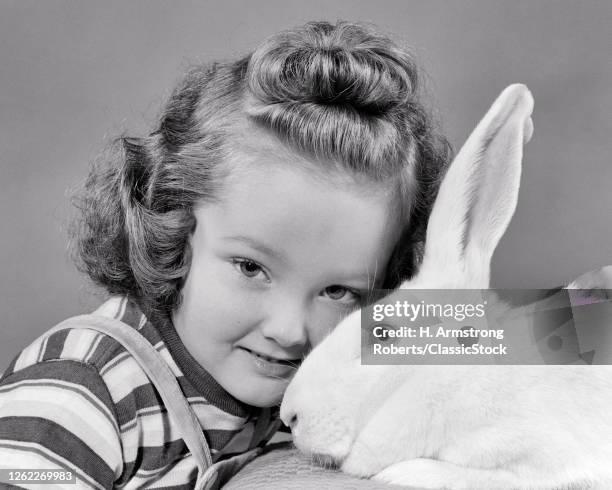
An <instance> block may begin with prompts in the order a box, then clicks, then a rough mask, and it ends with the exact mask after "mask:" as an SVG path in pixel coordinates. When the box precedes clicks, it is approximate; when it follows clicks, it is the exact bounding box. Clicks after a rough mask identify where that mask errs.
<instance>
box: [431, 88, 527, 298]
mask: <svg viewBox="0 0 612 490" xmlns="http://www.w3.org/2000/svg"><path fill="white" fill-rule="evenodd" d="M532 110H533V97H532V96H531V93H530V92H529V90H528V89H527V87H526V86H525V85H520V84H515V85H510V86H509V87H507V88H506V89H505V90H504V91H503V92H502V93H501V95H500V96H499V97H498V98H497V100H496V101H495V102H494V103H493V105H492V106H491V108H490V109H489V111H488V112H487V113H486V115H485V116H484V118H483V119H482V120H481V121H480V123H479V124H478V126H477V127H476V129H474V131H473V132H472V134H471V135H470V137H469V138H468V140H467V141H466V143H465V145H463V147H462V148H461V150H460V151H459V153H458V154H457V157H456V158H455V160H454V161H453V163H452V164H451V165H450V167H449V169H448V171H447V173H446V176H445V177H444V180H443V182H442V184H441V186H440V191H439V193H438V197H437V200H436V202H435V204H434V208H433V210H432V213H431V217H430V220H429V223H428V226H427V239H426V243H425V254H424V257H423V266H422V268H421V270H422V271H423V272H425V271H424V269H426V267H425V265H426V264H427V263H429V265H430V266H433V269H438V271H439V266H437V267H436V266H434V263H437V264H446V265H449V264H457V265H459V264H461V263H464V262H465V261H466V260H467V261H469V262H470V263H472V259H475V260H476V261H477V262H479V263H480V264H482V265H483V267H484V268H485V269H486V271H481V272H482V273H484V276H486V277H483V282H486V283H487V284H482V285H481V284H474V287H488V270H489V262H490V260H491V257H492V255H493V252H494V250H495V247H496V246H497V244H498V242H499V240H500V238H501V237H502V235H503V233H504V232H505V230H506V228H507V226H508V224H509V222H510V219H511V218H512V215H513V214H514V210H515V208H516V202H517V198H518V189H519V183H520V175H521V159H522V156H523V145H524V144H525V143H526V142H527V141H528V140H529V139H530V138H531V135H532V133H533V123H532V121H531V117H530V116H531V112H532ZM473 265H475V264H473V263H472V266H473ZM470 272H477V271H470Z"/></svg>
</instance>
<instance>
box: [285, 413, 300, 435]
mask: <svg viewBox="0 0 612 490" xmlns="http://www.w3.org/2000/svg"><path fill="white" fill-rule="evenodd" d="M281 420H282V421H283V424H285V425H286V426H287V427H289V428H290V429H291V431H292V432H293V430H294V429H295V427H296V426H297V423H298V416H297V413H296V412H290V413H285V414H281Z"/></svg>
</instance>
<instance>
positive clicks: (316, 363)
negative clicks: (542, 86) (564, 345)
mask: <svg viewBox="0 0 612 490" xmlns="http://www.w3.org/2000/svg"><path fill="white" fill-rule="evenodd" d="M532 109H533V98H532V96H531V93H530V92H529V90H528V89H527V87H525V86H524V85H519V84H517V85H512V86H510V87H508V88H506V89H505V90H504V91H503V92H502V94H501V95H500V96H499V97H498V99H497V100H496V101H495V102H494V104H493V105H492V107H491V109H490V110H489V111H488V112H487V114H486V115H485V117H484V118H483V119H482V121H481V122H480V123H479V124H478V126H477V127H476V129H475V130H474V132H473V133H472V134H471V136H470V137H469V139H468V140H467V142H466V144H465V145H464V147H463V148H462V149H461V151H460V153H459V154H458V155H457V157H456V159H455V160H454V162H453V163H452V164H451V166H450V167H449V170H448V172H447V174H446V176H445V178H444V181H443V182H442V185H441V188H440V191H439V194H438V198H437V200H436V203H435V205H434V209H433V211H432V214H431V217H430V221H429V226H428V231H427V239H426V245H425V253H424V257H423V261H422V266H421V268H420V270H419V272H418V274H417V275H416V276H415V277H414V278H413V279H412V280H410V281H408V282H406V283H404V284H403V285H402V288H408V289H442V288H444V289H450V288H464V289H476V288H478V289H480V288H482V289H484V288H487V287H488V286H489V271H490V260H491V257H492V254H493V251H494V250H495V248H496V246H497V244H498V242H499V240H500V238H501V236H502V235H503V233H504V231H505V230H506V227H507V226H508V224H509V222H510V219H511V217H512V215H513V213H514V210H515V207H516V202H517V196H518V189H519V181H520V173H521V159H522V149H523V145H524V143H525V142H527V141H528V140H529V139H530V137H531V134H532V131H533V126H532V122H531V118H530V116H531V112H532ZM609 272H610V270H608V272H607V273H609ZM394 294H397V293H394ZM360 331H361V324H360V312H355V313H353V314H352V315H350V316H348V317H347V318H346V319H345V320H344V321H343V322H341V323H340V324H339V325H338V326H337V327H336V328H335V330H334V331H333V332H332V333H330V335H329V336H328V337H327V338H326V339H325V340H324V341H323V342H322V343H320V344H319V345H318V346H316V347H315V348H314V349H313V351H312V352H311V353H310V355H309V356H308V357H307V358H306V359H305V360H304V362H303V364H302V366H301V367H300V368H299V370H298V372H297V373H296V375H295V377H294V379H293V380H292V382H291V383H290V385H289V387H288V389H287V391H286V393H285V397H284V399H283V402H282V406H281V418H282V419H283V421H284V422H285V423H286V424H288V425H289V426H290V427H291V429H292V433H293V437H294V442H295V444H296V446H297V447H298V448H299V449H301V450H302V451H305V452H307V453H311V454H317V455H318V456H320V457H321V458H322V459H323V460H324V461H328V462H333V463H335V464H336V465H337V466H338V467H339V468H340V469H342V470H343V471H345V472H347V473H350V474H353V475H357V476H361V477H374V478H376V479H379V480H382V481H387V482H390V483H396V484H401V485H410V486H418V487H425V488H445V489H466V490H478V489H483V490H484V489H486V490H490V489H496V488H503V489H570V488H571V489H583V488H584V489H586V488H589V489H607V490H609V489H612V366H587V365H564V366H546V365H540V366H533V365H530V366H528V365H491V366H474V365H459V366H435V365H434V366H428V365H402V366H397V365H393V366H384V365H361V362H360V354H361V344H360V341H361V333H360Z"/></svg>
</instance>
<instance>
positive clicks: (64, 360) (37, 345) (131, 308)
mask: <svg viewBox="0 0 612 490" xmlns="http://www.w3.org/2000/svg"><path fill="white" fill-rule="evenodd" d="M93 313H94V314H96V315H100V316H104V317H108V318H114V319H117V320H120V321H122V322H123V323H126V324H128V325H129V326H131V327H132V328H135V329H137V330H138V331H139V332H140V333H141V334H142V335H143V337H144V338H146V339H147V340H148V341H149V342H150V343H151V344H152V345H153V346H155V347H157V348H158V349H160V348H161V345H162V344H163V342H162V340H161V338H160V337H159V334H158V333H157V331H156V330H155V329H154V328H151V325H150V324H147V319H146V317H145V316H144V315H143V314H142V313H141V312H140V310H139V309H138V308H137V307H135V305H134V304H133V303H132V302H130V301H128V299H127V298H126V297H119V296H113V297H111V298H110V299H109V300H107V301H106V302H105V303H103V304H102V305H101V306H100V307H99V308H98V309H97V310H96V311H94V312H93ZM130 359H131V356H130V355H129V354H128V352H127V351H126V349H125V348H124V347H123V346H122V345H121V344H120V343H119V342H118V341H116V340H115V339H114V338H112V337H110V336H109V335H106V334H104V333H101V332H99V331H96V330H94V329H91V328H87V325H83V326H82V327H79V326H78V325H75V326H74V327H70V328H66V329H64V330H60V331H55V332H53V331H47V332H45V333H43V334H42V335H40V336H39V337H38V338H37V339H35V340H34V341H33V342H32V343H31V344H30V345H28V346H27V347H26V348H24V349H23V350H22V351H21V352H20V353H19V354H18V355H17V356H15V358H14V359H13V361H12V362H11V364H10V365H9V366H8V368H7V369H6V371H5V372H4V373H3V375H2V377H1V378H0V382H1V381H4V380H5V379H6V378H8V377H10V376H13V377H14V376H15V375H16V374H17V373H23V372H24V371H31V370H39V369H43V368H44V369H45V370H53V369H54V366H52V364H54V363H59V364H61V365H62V366H64V368H63V370H66V369H68V370H70V366H72V368H73V370H74V371H76V370H79V369H80V370H84V371H87V370H94V371H96V372H97V373H98V374H99V375H100V376H102V377H105V374H108V373H113V372H116V370H117V369H116V368H117V367H119V366H121V367H122V369H121V371H128V370H129V372H130V373H131V375H136V373H137V372H138V371H140V372H141V373H142V375H144V372H143V371H142V369H139V367H138V365H137V364H135V363H134V360H133V359H131V362H130ZM79 365H80V367H77V366H79ZM58 367H59V366H58Z"/></svg>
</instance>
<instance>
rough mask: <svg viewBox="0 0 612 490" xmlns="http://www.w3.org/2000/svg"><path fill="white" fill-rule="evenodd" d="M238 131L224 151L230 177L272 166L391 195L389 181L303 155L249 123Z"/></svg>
mask: <svg viewBox="0 0 612 490" xmlns="http://www.w3.org/2000/svg"><path fill="white" fill-rule="evenodd" d="M241 126H242V125H241ZM239 133H240V137H239V138H238V139H237V141H236V142H235V143H233V144H231V145H230V149H229V152H228V155H227V162H226V163H228V164H229V165H228V167H229V170H230V172H229V179H230V180H231V179H232V177H233V176H237V177H238V179H240V180H242V178H243V177H247V178H253V177H254V176H257V175H262V174H263V175H265V174H268V173H270V172H273V171H275V170H289V171H295V172H296V176H300V177H302V178H304V180H305V182H306V181H316V182H319V183H321V184H322V185H327V186H330V187H332V188H333V189H343V190H349V191H351V190H352V191H354V192H356V193H358V194H359V195H361V196H364V197H368V196H369V197H373V198H377V199H378V198H384V199H389V200H390V199H391V196H393V195H395V188H394V184H393V183H392V182H391V181H389V180H388V181H385V182H381V181H376V180H375V179H374V178H372V177H370V176H368V175H365V174H364V173H361V174H360V173H357V172H356V171H353V170H350V169H349V168H347V166H346V165H343V164H342V163H340V162H336V161H332V160H323V159H315V158H314V157H312V156H309V155H304V154H302V153H300V152H298V151H297V150H295V149H293V148H290V147H289V146H288V145H287V144H284V143H283V142H281V141H280V140H279V139H278V138H277V137H276V136H274V135H272V134H270V133H269V132H268V131H265V130H263V129H261V128H259V127H257V126H255V125H253V124H247V125H245V126H242V127H241V128H240V131H239Z"/></svg>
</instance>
